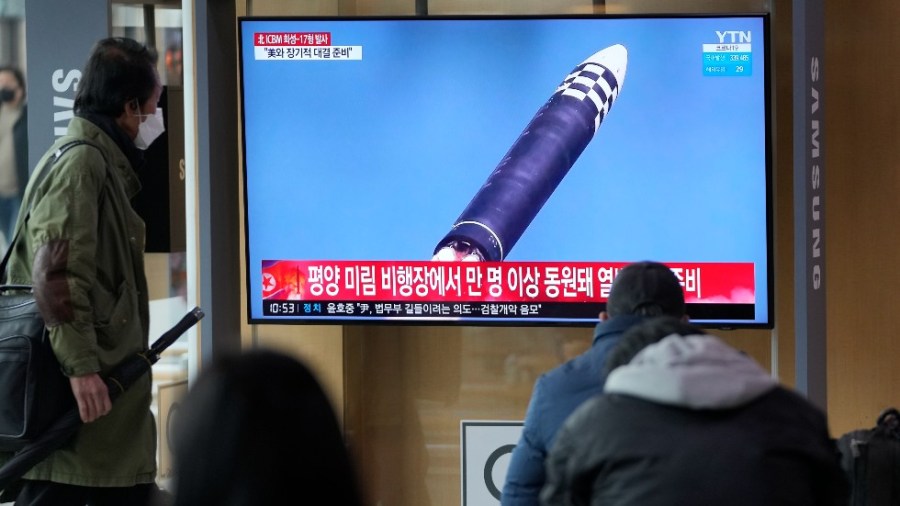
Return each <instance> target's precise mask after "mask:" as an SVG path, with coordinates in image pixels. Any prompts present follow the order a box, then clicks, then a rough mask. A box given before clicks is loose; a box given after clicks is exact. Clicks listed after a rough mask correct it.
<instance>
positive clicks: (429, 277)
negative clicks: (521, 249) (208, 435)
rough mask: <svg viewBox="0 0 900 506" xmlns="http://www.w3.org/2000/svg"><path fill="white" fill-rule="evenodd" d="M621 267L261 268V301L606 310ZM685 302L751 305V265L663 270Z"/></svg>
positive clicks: (287, 263)
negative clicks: (577, 305) (573, 305)
mask: <svg viewBox="0 0 900 506" xmlns="http://www.w3.org/2000/svg"><path fill="white" fill-rule="evenodd" d="M626 265H628V263H627V262H508V261H507V262H473V263H466V262H463V263H460V262H432V261H409V262H405V261H305V260H271V261H264V262H263V268H262V279H263V286H262V295H263V298H264V299H266V300H268V301H276V300H303V301H322V302H327V301H348V300H353V301H360V302H364V301H396V302H472V301H478V302H484V301H491V302H606V299H607V297H608V296H609V289H610V287H611V286H612V281H613V279H614V278H615V275H616V274H617V273H618V271H619V270H620V269H621V268H622V267H624V266H626ZM666 265H668V266H669V268H671V269H672V272H674V273H675V275H676V276H677V277H678V279H679V280H680V281H681V285H682V287H683V288H684V291H685V301H686V302H688V303H703V304H752V303H754V301H755V293H756V292H755V282H754V269H753V264H752V263H712V262H707V263H666Z"/></svg>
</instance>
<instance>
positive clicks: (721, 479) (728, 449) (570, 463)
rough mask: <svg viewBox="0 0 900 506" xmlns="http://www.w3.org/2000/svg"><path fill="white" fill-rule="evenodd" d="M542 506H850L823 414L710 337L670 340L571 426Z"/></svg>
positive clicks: (550, 462) (557, 451)
mask: <svg viewBox="0 0 900 506" xmlns="http://www.w3.org/2000/svg"><path fill="white" fill-rule="evenodd" d="M546 465H547V484H546V486H545V487H544V489H543V491H542V492H541V500H542V504H544V505H546V506H556V505H576V504H578V505H588V504H590V505H619V506H621V505H641V506H654V505H661V506H662V505H665V506H673V505H707V504H727V505H730V506H741V505H748V506H749V505H754V506H755V505H758V506H772V505H783V504H784V505H786V504H790V505H817V506H820V505H829V504H834V505H838V504H840V505H843V504H846V498H847V495H846V494H847V485H846V482H845V480H844V476H843V474H842V472H841V468H840V465H839V461H838V458H837V453H836V450H835V447H834V443H833V440H832V439H831V438H830V436H829V434H828V427H827V424H826V419H825V416H824V414H823V413H822V412H821V411H819V410H818V409H817V408H815V407H814V406H813V405H811V404H810V403H809V402H807V401H806V400H805V399H804V398H802V397H800V396H799V395H797V394H795V393H793V392H791V391H789V390H788V389H785V388H783V387H781V386H779V385H778V383H777V382H776V380H774V379H773V378H771V377H770V376H769V375H768V374H767V373H766V371H765V370H763V369H762V368H761V367H760V366H759V365H758V364H756V363H755V362H754V361H753V360H752V359H750V358H749V357H747V356H746V355H744V354H742V353H741V352H739V351H737V350H735V349H734V348H731V347H730V346H728V345H726V344H725V343H723V342H722V341H720V340H719V339H717V338H716V337H714V336H709V335H694V336H687V337H681V336H669V337H667V338H665V339H663V340H662V341H659V342H658V343H655V344H653V345H650V346H648V347H646V348H644V349H643V350H642V351H641V352H640V353H638V354H637V355H636V356H635V358H634V359H633V360H632V361H631V363H629V364H627V365H625V366H622V367H619V368H617V369H615V370H613V371H612V372H611V373H610V374H609V377H608V379H607V382H606V390H605V393H604V394H603V395H600V396H597V397H594V398H593V399H591V400H589V401H587V402H585V403H584V404H583V405H582V406H581V407H580V408H579V409H578V410H576V411H575V413H573V414H572V416H571V417H570V418H569V419H568V420H567V421H566V423H565V424H564V426H563V428H562V429H561V430H560V433H559V435H558V436H557V440H556V442H555V445H554V446H553V448H552V450H551V451H550V454H549V456H548V458H547V462H546Z"/></svg>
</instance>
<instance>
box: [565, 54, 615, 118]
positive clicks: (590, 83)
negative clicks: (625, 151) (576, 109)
mask: <svg viewBox="0 0 900 506" xmlns="http://www.w3.org/2000/svg"><path fill="white" fill-rule="evenodd" d="M556 92H557V93H560V92H562V94H563V95H566V96H569V97H573V98H576V99H578V100H581V101H585V99H590V102H588V103H589V104H591V105H592V106H593V108H594V109H595V112H596V115H595V116H594V131H595V132H596V131H597V128H599V127H600V123H601V122H602V121H603V118H604V117H605V116H606V113H608V112H609V108H610V107H612V103H613V102H614V101H615V99H616V97H617V96H618V95H619V84H618V83H617V82H616V76H615V74H613V72H612V71H611V70H609V69H608V68H606V67H604V66H603V65H600V64H597V63H594V62H584V63H582V64H580V65H578V66H577V67H575V70H573V71H572V72H571V73H569V75H568V76H566V78H565V79H564V80H563V82H562V84H560V85H559V87H558V88H556Z"/></svg>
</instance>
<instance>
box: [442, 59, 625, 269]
mask: <svg viewBox="0 0 900 506" xmlns="http://www.w3.org/2000/svg"><path fill="white" fill-rule="evenodd" d="M627 62H628V52H627V50H626V49H625V47H624V46H622V45H620V44H616V45H614V46H610V47H608V48H606V49H603V50H601V51H598V52H597V53H595V54H593V55H592V56H591V57H589V58H588V59H586V60H584V61H583V62H581V64H579V65H578V66H577V67H575V69H574V70H573V71H572V72H571V73H570V74H569V75H568V76H567V77H566V78H565V80H564V81H563V82H562V84H560V85H559V87H558V88H557V89H556V92H555V93H554V94H553V95H552V96H551V97H550V99H549V100H548V101H547V102H546V103H545V104H544V105H543V106H542V107H541V108H540V109H539V110H538V112H537V113H536V114H535V115H534V117H533V118H532V119H531V122H530V123H529V124H528V126H527V127H525V130H524V131H523V132H522V134H521V135H519V138H518V139H516V142H515V143H513V145H512V147H511V148H510V149H509V151H508V152H507V153H506V155H505V156H504V157H503V159H502V160H501V161H500V163H499V164H498V165H497V167H496V168H495V169H494V171H493V172H492V173H491V175H490V176H489V177H488V179H487V181H485V183H484V185H483V186H482V187H481V189H480V190H479V191H478V193H476V194H475V197H474V198H473V199H472V200H471V202H469V205H468V206H466V208H465V210H463V212H462V213H461V214H460V216H459V218H458V219H457V220H456V223H455V224H454V225H453V227H452V228H451V230H450V232H448V233H447V235H446V236H444V238H443V239H442V240H441V241H440V242H439V243H438V244H437V247H435V250H434V256H433V259H434V260H462V261H500V260H504V259H505V258H506V256H507V255H508V254H509V252H510V250H511V249H512V247H513V246H514V245H515V244H516V242H517V241H518V240H519V238H520V237H521V236H522V234H523V233H524V232H525V229H526V228H528V225H530V224H531V221H532V220H533V219H534V217H535V216H537V213H538V212H539V211H540V210H541V208H542V207H543V206H544V203H545V202H547V199H549V198H550V195H552V194H553V192H554V191H555V190H556V187H557V186H558V185H559V183H560V182H561V181H562V180H563V178H564V177H565V176H566V174H568V172H569V169H571V168H572V165H573V164H574V163H575V161H576V160H577V159H578V157H579V156H580V155H581V153H582V151H584V149H585V147H587V145H588V143H590V141H591V139H592V138H593V137H594V133H595V132H596V131H597V129H598V128H599V127H600V123H602V122H603V119H604V118H605V117H606V114H607V113H608V112H609V109H610V107H612V104H613V102H615V101H616V98H617V97H618V95H619V90H620V89H621V88H622V83H623V82H624V80H625V68H626V66H627Z"/></svg>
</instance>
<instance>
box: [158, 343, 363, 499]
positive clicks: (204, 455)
mask: <svg viewBox="0 0 900 506" xmlns="http://www.w3.org/2000/svg"><path fill="white" fill-rule="evenodd" d="M181 405H182V409H181V412H180V413H179V415H178V416H177V418H176V421H175V426H174V427H173V442H174V459H175V480H176V485H175V497H176V503H175V504H176V505H197V504H217V505H233V506H239V505H247V506H249V505H268V504H282V503H283V501H284V498H285V497H294V498H303V500H304V501H309V504H325V503H326V502H329V503H332V504H347V505H351V506H354V505H356V504H359V503H360V497H359V489H358V487H357V482H356V474H355V469H354V466H353V464H352V459H351V458H350V456H349V454H348V452H347V450H346V447H345V446H344V441H343V436H342V433H341V429H340V426H339V424H338V421H337V418H336V417H335V415H334V412H333V410H332V406H331V404H330V402H329V400H328V398H327V397H326V395H325V392H324V391H323V390H322V388H321V386H320V384H319V383H318V381H317V380H316V378H315V377H314V375H313V374H312V373H311V372H310V370H309V369H307V368H306V367H305V366H304V365H303V364H302V363H301V362H299V361H297V360H296V359H294V358H292V357H289V356H287V355H284V354H281V353H279V352H275V351H267V350H254V351H249V352H246V353H243V354H240V355H235V356H229V357H223V358H220V359H219V360H217V361H216V362H214V363H213V364H212V365H210V366H209V367H208V368H206V369H204V370H203V372H202V373H201V374H200V376H199V377H198V379H197V381H196V383H195V384H194V385H193V386H192V387H191V390H190V391H189V393H188V395H187V397H186V398H185V399H184V401H183V402H182V404H181ZM324 498H328V501H326V502H319V501H318V499H323V500H324ZM301 503H304V504H305V502H301Z"/></svg>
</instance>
